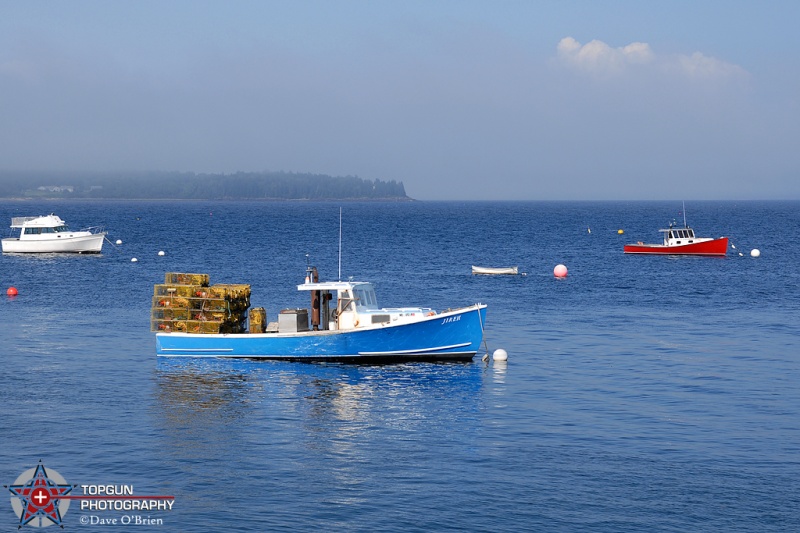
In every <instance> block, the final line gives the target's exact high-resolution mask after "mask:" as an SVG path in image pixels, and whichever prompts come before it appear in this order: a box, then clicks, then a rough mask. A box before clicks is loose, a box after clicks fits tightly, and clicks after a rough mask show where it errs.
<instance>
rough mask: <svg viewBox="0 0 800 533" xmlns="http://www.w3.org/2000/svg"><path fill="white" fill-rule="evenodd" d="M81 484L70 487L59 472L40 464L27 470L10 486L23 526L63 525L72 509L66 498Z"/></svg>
mask: <svg viewBox="0 0 800 533" xmlns="http://www.w3.org/2000/svg"><path fill="white" fill-rule="evenodd" d="M76 486H77V485H70V484H68V483H67V481H66V480H65V479H64V478H63V477H61V474H59V473H58V472H56V471H55V470H53V469H52V468H51V469H47V468H45V466H44V465H43V464H42V462H41V461H39V464H38V465H36V468H31V469H30V470H26V471H25V472H23V473H22V474H20V476H19V477H18V478H17V479H16V481H14V483H13V484H12V485H6V488H8V490H9V491H11V494H13V496H12V497H11V507H12V508H13V509H14V513H16V515H17V518H19V527H20V528H21V527H22V526H33V527H47V526H52V525H56V526H61V527H64V526H63V524H62V520H63V518H64V515H65V514H67V510H68V509H69V502H70V498H65V496H67V495H68V494H69V493H70V492H72V489H74V488H75V487H76Z"/></svg>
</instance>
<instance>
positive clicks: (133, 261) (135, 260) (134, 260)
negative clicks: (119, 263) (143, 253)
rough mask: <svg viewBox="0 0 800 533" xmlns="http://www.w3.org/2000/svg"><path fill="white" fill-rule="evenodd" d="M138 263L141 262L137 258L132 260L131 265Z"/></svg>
mask: <svg viewBox="0 0 800 533" xmlns="http://www.w3.org/2000/svg"><path fill="white" fill-rule="evenodd" d="M138 261H139V260H138V259H136V258H135V257H134V258H132V259H131V263H136V262H138Z"/></svg>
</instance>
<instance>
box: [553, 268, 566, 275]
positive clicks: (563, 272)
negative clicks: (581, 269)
mask: <svg viewBox="0 0 800 533" xmlns="http://www.w3.org/2000/svg"><path fill="white" fill-rule="evenodd" d="M553 275H554V276H555V277H557V278H566V277H567V267H565V266H564V265H556V267H555V268H554V269H553Z"/></svg>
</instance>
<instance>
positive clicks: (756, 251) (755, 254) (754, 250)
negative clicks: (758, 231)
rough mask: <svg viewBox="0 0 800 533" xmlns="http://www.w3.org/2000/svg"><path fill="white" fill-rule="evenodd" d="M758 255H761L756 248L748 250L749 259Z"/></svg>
mask: <svg viewBox="0 0 800 533" xmlns="http://www.w3.org/2000/svg"><path fill="white" fill-rule="evenodd" d="M759 255H761V250H759V249H758V248H753V249H752V250H750V257H758V256H759Z"/></svg>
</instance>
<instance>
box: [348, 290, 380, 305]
mask: <svg viewBox="0 0 800 533" xmlns="http://www.w3.org/2000/svg"><path fill="white" fill-rule="evenodd" d="M353 292H354V293H355V298H356V305H357V306H358V307H359V308H361V309H370V308H374V307H377V305H378V301H377V299H376V298H375V290H374V289H373V288H372V287H359V288H356V289H353Z"/></svg>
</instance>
